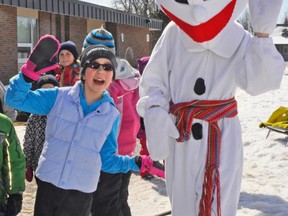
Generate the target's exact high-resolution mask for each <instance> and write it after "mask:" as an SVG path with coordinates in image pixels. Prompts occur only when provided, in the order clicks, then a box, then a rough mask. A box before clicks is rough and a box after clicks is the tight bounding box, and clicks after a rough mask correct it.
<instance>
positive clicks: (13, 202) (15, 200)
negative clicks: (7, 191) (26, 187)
mask: <svg viewBox="0 0 288 216" xmlns="http://www.w3.org/2000/svg"><path fill="white" fill-rule="evenodd" d="M22 200H23V197H22V194H12V195H10V196H9V197H8V202H7V209H6V216H15V215H17V214H18V213H19V212H20V211H21V209H22Z"/></svg>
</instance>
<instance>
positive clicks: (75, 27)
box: [69, 17, 87, 55]
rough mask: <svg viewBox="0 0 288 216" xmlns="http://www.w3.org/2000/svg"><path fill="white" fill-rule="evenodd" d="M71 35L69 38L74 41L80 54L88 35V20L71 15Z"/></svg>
mask: <svg viewBox="0 0 288 216" xmlns="http://www.w3.org/2000/svg"><path fill="white" fill-rule="evenodd" d="M69 19H70V20H69V21H70V27H69V29H70V31H69V34H70V37H69V40H71V41H73V42H74V43H75V44H76V46H77V50H78V53H79V55H80V53H81V49H82V44H83V41H84V39H85V37H86V35H87V20H86V19H84V18H80V17H70V18H69Z"/></svg>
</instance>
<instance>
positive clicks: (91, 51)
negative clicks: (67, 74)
mask: <svg viewBox="0 0 288 216" xmlns="http://www.w3.org/2000/svg"><path fill="white" fill-rule="evenodd" d="M99 58H106V59H109V60H110V62H111V64H112V66H113V80H114V79H115V70H116V68H117V61H116V56H115V54H114V53H113V52H112V51H111V50H110V49H109V48H108V47H106V46H104V45H91V46H88V47H87V48H85V49H84V50H83V52H82V54H81V56H80V62H81V67H82V70H81V76H83V75H84V74H85V71H86V68H87V67H88V66H89V64H91V63H92V62H94V61H95V60H96V59H99Z"/></svg>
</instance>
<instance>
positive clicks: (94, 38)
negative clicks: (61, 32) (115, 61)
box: [83, 26, 116, 54]
mask: <svg viewBox="0 0 288 216" xmlns="http://www.w3.org/2000/svg"><path fill="white" fill-rule="evenodd" d="M99 44H102V45H104V46H106V47H108V48H110V50H111V51H112V52H113V53H114V54H115V53H116V51H115V42H114V38H113V35H112V34H111V33H110V32H109V31H107V30H106V29H104V28H103V26H101V28H98V29H93V30H92V31H91V32H90V33H89V34H88V35H87V36H86V38H85V39H84V41H83V48H86V47H88V46H90V45H99Z"/></svg>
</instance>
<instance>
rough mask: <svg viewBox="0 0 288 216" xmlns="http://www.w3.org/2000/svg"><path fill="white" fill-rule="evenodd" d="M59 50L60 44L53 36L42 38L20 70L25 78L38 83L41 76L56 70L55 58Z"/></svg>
mask: <svg viewBox="0 0 288 216" xmlns="http://www.w3.org/2000/svg"><path fill="white" fill-rule="evenodd" d="M59 49H60V43H59V41H58V40H57V39H56V38H55V37H54V36H53V35H45V36H42V37H41V38H40V40H39V41H38V43H37V44H36V46H35V47H34V49H33V50H32V52H31V53H30V55H29V58H28V60H27V61H26V63H25V64H24V65H23V66H22V67H21V69H20V70H21V71H22V73H23V75H24V77H25V76H26V77H28V78H30V79H32V80H34V81H36V80H38V79H39V77H40V74H42V73H45V72H47V71H50V70H53V69H54V68H56V67H57V62H56V58H55V57H56V55H57V53H58V51H59ZM25 80H27V79H25Z"/></svg>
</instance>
